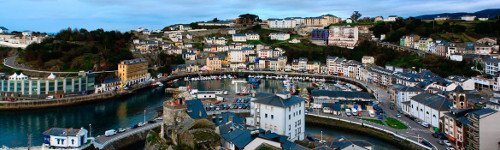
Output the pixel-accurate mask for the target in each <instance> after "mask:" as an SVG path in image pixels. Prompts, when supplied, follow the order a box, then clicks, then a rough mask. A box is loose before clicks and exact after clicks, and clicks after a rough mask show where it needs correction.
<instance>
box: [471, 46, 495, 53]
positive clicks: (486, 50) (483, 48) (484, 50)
mask: <svg viewBox="0 0 500 150" xmlns="http://www.w3.org/2000/svg"><path fill="white" fill-rule="evenodd" d="M493 50H494V48H493V46H490V45H485V44H476V45H475V46H474V51H475V52H474V53H475V54H478V55H490V54H491V53H492V52H493Z"/></svg>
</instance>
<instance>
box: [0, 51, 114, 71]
mask: <svg viewBox="0 0 500 150" xmlns="http://www.w3.org/2000/svg"><path fill="white" fill-rule="evenodd" d="M16 58H17V55H16V56H11V57H7V58H5V59H4V60H3V65H4V66H7V67H9V68H12V69H15V70H21V71H28V72H38V73H53V74H78V73H80V72H64V71H45V70H35V69H32V68H30V67H28V66H25V65H23V64H19V63H17V62H16ZM116 71H117V70H109V71H96V72H92V73H94V74H100V73H113V72H116Z"/></svg>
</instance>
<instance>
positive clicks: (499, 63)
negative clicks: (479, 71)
mask: <svg viewBox="0 0 500 150" xmlns="http://www.w3.org/2000/svg"><path fill="white" fill-rule="evenodd" d="M498 71H500V59H498V58H491V57H490V58H486V59H484V73H486V74H489V75H492V76H494V75H496V74H497V72H498Z"/></svg>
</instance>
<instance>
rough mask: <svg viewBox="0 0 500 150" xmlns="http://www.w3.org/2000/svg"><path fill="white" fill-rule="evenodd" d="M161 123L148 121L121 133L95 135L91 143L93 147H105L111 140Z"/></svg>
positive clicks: (119, 138)
mask: <svg viewBox="0 0 500 150" xmlns="http://www.w3.org/2000/svg"><path fill="white" fill-rule="evenodd" d="M162 123H163V122H162V121H158V122H155V123H148V124H145V125H144V126H142V127H137V128H135V129H130V128H129V129H127V130H126V131H125V132H123V133H117V134H116V135H112V136H104V135H101V136H97V137H96V138H95V140H94V141H93V143H92V144H94V147H96V148H98V149H104V148H106V146H109V144H112V143H113V142H116V141H119V140H121V139H124V138H127V137H129V136H132V135H136V134H139V133H144V132H148V131H149V130H151V129H154V128H157V127H159V126H161V124H162Z"/></svg>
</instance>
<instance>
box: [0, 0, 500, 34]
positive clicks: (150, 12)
mask: <svg viewBox="0 0 500 150" xmlns="http://www.w3.org/2000/svg"><path fill="white" fill-rule="evenodd" d="M0 2H1V4H0V6H1V7H2V9H0V26H4V27H6V28H8V29H9V30H10V31H24V30H31V31H41V32H49V33H54V32H58V31H60V30H61V29H65V28H68V27H71V28H86V29H90V30H93V29H97V28H103V29H105V30H119V31H129V30H131V29H136V28H138V27H144V28H148V29H162V28H163V27H165V26H168V25H171V24H176V23H190V22H194V21H207V20H212V19H213V18H218V19H219V20H224V19H232V18H236V17H238V15H240V14H244V13H253V14H257V15H259V17H260V18H261V19H267V18H284V17H311V16H319V15H322V14H333V15H336V16H339V17H342V18H347V17H349V16H350V15H351V14H352V12H353V11H355V10H357V11H359V12H360V13H361V14H362V15H363V16H362V17H365V16H370V17H373V16H379V15H380V16H388V15H398V16H403V17H408V16H418V15H425V14H434V13H444V12H475V11H479V10H483V9H488V8H492V7H495V6H497V7H498V6H500V0H1V1H0Z"/></svg>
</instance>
